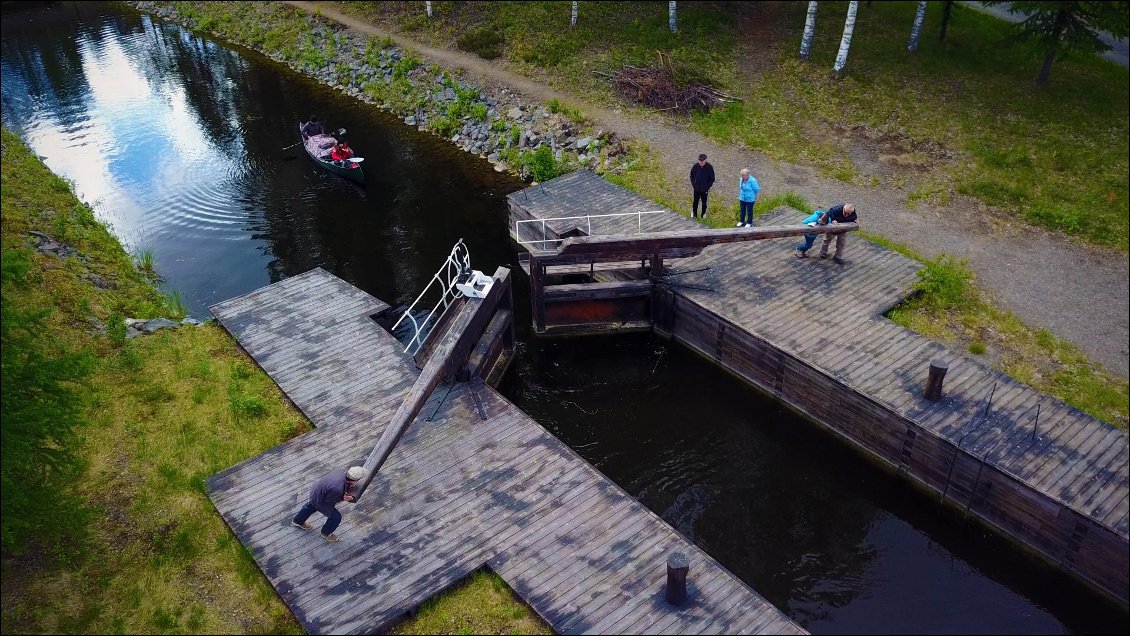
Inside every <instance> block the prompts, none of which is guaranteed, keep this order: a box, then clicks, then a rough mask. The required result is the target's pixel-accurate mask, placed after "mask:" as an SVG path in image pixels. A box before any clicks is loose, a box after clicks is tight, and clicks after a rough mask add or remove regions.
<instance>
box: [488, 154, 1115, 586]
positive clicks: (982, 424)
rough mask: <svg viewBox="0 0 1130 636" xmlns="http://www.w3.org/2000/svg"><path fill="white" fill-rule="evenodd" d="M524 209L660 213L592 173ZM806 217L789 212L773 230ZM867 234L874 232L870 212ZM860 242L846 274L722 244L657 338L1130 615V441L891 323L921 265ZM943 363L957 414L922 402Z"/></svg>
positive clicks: (758, 245) (519, 197)
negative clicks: (808, 418) (709, 362)
mask: <svg viewBox="0 0 1130 636" xmlns="http://www.w3.org/2000/svg"><path fill="white" fill-rule="evenodd" d="M508 199H509V203H510V208H511V224H510V225H511V232H512V233H513V231H514V230H513V228H514V226H515V223H514V220H515V219H522V218H554V217H568V216H580V215H584V214H589V213H592V214H604V213H611V212H620V211H623V210H632V211H635V210H641V209H658V206H657V205H656V204H655V203H653V202H650V201H648V200H647V199H644V198H643V197H640V196H638V195H636V194H634V193H632V192H630V191H627V190H625V189H623V188H619V187H618V186H615V185H613V184H610V183H608V182H607V181H605V180H603V179H601V178H600V177H597V176H595V175H593V174H591V173H588V172H584V171H582V172H577V173H572V174H570V175H566V176H564V177H561V178H558V179H555V180H553V181H550V182H547V183H545V184H543V185H541V186H538V187H535V188H530V189H529V190H527V191H522V192H518V193H514V194H511V195H510V196H509V197H508ZM592 202H597V203H596V204H595V205H594V204H592ZM822 203H831V202H822ZM663 216H664V217H667V218H656V217H651V220H652V224H651V225H650V226H647V227H645V228H644V230H645V231H661V230H669V229H685V228H687V227H690V226H694V225H697V223H696V222H695V221H693V220H690V219H688V218H686V217H684V216H681V215H678V214H675V213H674V212H669V214H667V215H663ZM801 218H802V215H801V214H800V213H798V212H795V211H785V210H781V211H777V212H776V213H774V214H771V215H768V216H767V217H764V218H762V219H760V220H759V221H758V224H759V225H773V224H795V223H797V222H799V221H800V219H801ZM860 220H861V223H862V224H863V225H864V227H866V223H867V211H866V210H860ZM582 223H583V222H582ZM597 233H598V232H597V231H596V230H594V231H593V234H594V235H595V234H597ZM847 241H848V247H847V255H846V258H847V261H848V263H847V265H846V266H839V265H835V264H833V263H832V262H831V260H830V259H829V260H819V259H817V258H816V254H817V252H818V249H819V245H820V239H818V240H817V243H816V244H815V247H816V248H817V249H813V250H812V251H811V252H810V254H811V256H810V257H809V258H807V259H797V258H795V257H794V256H793V245H794V244H795V243H796V242H797V241H796V240H788V241H786V240H780V241H757V242H752V243H741V244H731V245H719V246H715V247H711V248H709V249H707V250H706V251H705V252H703V253H702V254H701V255H699V256H696V257H693V258H687V259H682V260H679V261H672V262H668V263H667V265H668V266H669V267H672V268H673V269H674V270H675V271H676V272H686V273H684V274H682V275H676V276H670V277H668V278H667V280H668V282H669V283H670V286H669V291H666V292H664V293H663V294H660V296H659V298H665V299H666V301H665V302H666V305H665V306H663V307H657V306H655V305H653V307H652V312H653V316H655V315H656V312H659V314H662V315H666V316H667V317H666V318H664V321H665V322H666V324H664V325H662V326H661V325H660V324H659V321H658V319H656V329H657V330H660V331H662V332H664V333H668V334H672V335H673V336H674V337H675V338H676V339H677V340H680V341H681V342H684V343H685V344H687V345H688V346H691V347H692V348H695V349H697V350H699V351H700V352H702V353H703V354H704V355H707V356H708V357H711V358H712V359H714V360H716V361H717V362H719V363H720V364H722V365H723V366H726V367H727V368H729V369H731V370H732V371H734V372H735V373H737V374H739V375H741V376H743V377H745V378H747V379H749V380H750V381H752V382H754V383H756V384H758V385H759V386H761V387H762V388H764V389H766V390H768V391H770V392H772V393H774V394H776V395H777V396H779V397H781V398H782V399H785V400H787V401H789V402H790V403H792V404H793V405H794V406H797V407H798V408H801V409H802V410H804V411H806V412H808V413H809V414H810V415H812V416H813V418H814V419H816V420H817V421H820V422H821V423H823V424H824V425H825V426H826V427H827V428H829V429H830V430H833V431H835V432H837V433H839V434H841V435H843V436H844V437H846V438H847V439H849V440H851V441H852V442H854V443H856V444H858V445H859V446H861V447H862V448H864V449H865V450H866V451H868V452H870V453H871V454H872V455H874V456H876V457H878V458H880V459H882V460H884V461H886V462H888V463H889V464H891V465H893V466H895V467H896V468H898V469H899V470H900V471H904V472H906V473H907V474H908V475H910V476H912V477H914V478H916V479H918V480H919V481H920V482H921V483H922V484H924V485H926V486H927V487H928V488H931V489H933V490H935V491H936V492H939V493H940V494H941V495H942V498H943V500H950V502H951V503H957V505H959V506H963V507H964V508H965V509H966V510H967V511H971V512H973V513H975V514H977V515H978V516H980V517H981V518H982V519H983V520H985V521H987V522H988V523H990V524H991V525H994V526H996V527H997V528H999V529H1001V530H1003V531H1004V532H1006V533H1008V534H1010V535H1011V536H1013V538H1015V539H1017V540H1019V541H1021V542H1023V543H1026V544H1028V545H1029V546H1030V547H1034V548H1036V549H1037V550H1039V551H1041V552H1042V553H1044V554H1045V556H1047V557H1048V558H1049V559H1051V560H1052V561H1053V562H1056V563H1058V564H1060V565H1062V566H1064V567H1065V568H1066V569H1067V570H1069V571H1072V572H1074V573H1075V574H1077V575H1079V576H1080V577H1081V578H1083V579H1084V580H1086V581H1088V582H1090V583H1092V584H1094V585H1096V586H1097V587H1099V588H1100V589H1103V590H1104V591H1105V592H1107V593H1108V594H1111V595H1112V596H1114V597H1115V598H1118V599H1120V600H1121V601H1122V602H1123V603H1124V604H1125V603H1126V602H1127V570H1128V567H1130V563H1128V557H1127V553H1128V551H1127V542H1128V541H1127V536H1128V533H1127V531H1128V511H1130V503H1128V495H1130V470H1128V459H1130V445H1128V443H1127V435H1126V433H1125V432H1123V431H1120V430H1118V429H1117V428H1115V427H1113V426H1111V425H1109V424H1107V423H1105V422H1101V421H1099V420H1096V419H1095V418H1093V417H1090V416H1089V415H1086V414H1084V413H1082V412H1080V411H1079V410H1077V409H1075V408H1072V407H1070V406H1068V405H1067V404H1064V403H1063V402H1060V401H1059V400H1056V399H1054V398H1051V397H1050V396H1047V395H1046V394H1043V393H1041V392H1040V391H1037V390H1035V389H1033V388H1031V387H1029V386H1027V385H1025V384H1023V383H1021V382H1017V381H1016V380H1013V379H1011V378H1009V377H1008V376H1006V375H1004V374H1003V373H1000V372H998V371H995V370H993V369H991V368H990V367H988V366H986V365H985V364H983V363H982V362H981V361H979V360H978V359H975V358H974V357H972V356H969V355H966V354H963V353H960V352H956V351H953V350H951V349H949V348H948V347H946V346H944V345H942V344H941V343H938V342H935V341H933V340H930V339H928V338H925V337H923V336H921V335H918V334H916V333H914V332H912V331H910V330H908V329H905V328H903V327H900V326H898V325H896V324H894V323H892V322H891V321H889V320H887V319H886V318H884V317H883V316H882V314H883V313H884V312H885V311H886V310H888V309H889V308H890V307H892V306H894V305H895V304H896V303H898V302H899V301H900V300H901V299H902V298H903V297H904V295H905V294H906V293H907V292H908V291H909V290H910V289H911V288H912V286H913V284H914V282H915V273H916V271H917V270H918V269H919V265H918V264H917V263H916V262H915V261H913V260H911V259H908V258H906V257H903V256H901V255H899V254H897V253H895V252H892V251H890V250H887V249H885V248H882V247H880V246H879V245H876V244H874V243H870V242H868V241H865V240H862V239H861V238H860V237H858V236H849V237H848V239H847ZM692 270H702V271H692ZM688 285H690V286H697V287H702V288H706V290H703V289H694V288H692V287H687V286H688ZM657 302H659V301H658V300H656V299H653V303H657ZM935 358H941V359H943V360H945V361H947V362H948V363H949V374H948V375H947V377H946V379H945V389H944V397H943V399H941V400H940V401H938V402H931V401H929V400H926V399H924V398H923V397H922V389H923V386H924V384H925V381H926V376H927V368H928V366H929V363H930V361H931V360H932V359H935ZM990 395H991V396H992V399H991V403H990V400H989V398H990ZM1037 410H1038V412H1039V421H1038V427H1037V423H1036V414H1037Z"/></svg>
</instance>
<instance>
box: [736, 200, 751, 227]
mask: <svg viewBox="0 0 1130 636" xmlns="http://www.w3.org/2000/svg"><path fill="white" fill-rule="evenodd" d="M738 222H739V223H749V224H750V225H753V201H738Z"/></svg>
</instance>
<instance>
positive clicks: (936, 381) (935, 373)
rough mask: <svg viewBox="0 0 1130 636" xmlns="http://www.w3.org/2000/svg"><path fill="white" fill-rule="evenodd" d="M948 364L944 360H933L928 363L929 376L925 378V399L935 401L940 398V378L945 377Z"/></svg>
mask: <svg viewBox="0 0 1130 636" xmlns="http://www.w3.org/2000/svg"><path fill="white" fill-rule="evenodd" d="M949 368H950V365H949V364H948V363H946V362H945V361H944V360H934V361H933V362H931V363H930V377H929V378H927V379H926V394H925V397H926V399H927V400H932V401H934V402H937V401H938V400H940V399H942V380H945V379H946V371H948V370H949Z"/></svg>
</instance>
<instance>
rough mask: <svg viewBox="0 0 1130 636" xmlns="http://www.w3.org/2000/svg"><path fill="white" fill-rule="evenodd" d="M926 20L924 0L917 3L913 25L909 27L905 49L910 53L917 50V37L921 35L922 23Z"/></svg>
mask: <svg viewBox="0 0 1130 636" xmlns="http://www.w3.org/2000/svg"><path fill="white" fill-rule="evenodd" d="M925 21H926V0H922V2H919V3H918V13H916V14H914V27H913V28H912V29H910V43H909V44H907V45H906V50H907V51H910V52H911V53H913V52H915V51H917V50H918V37H919V36H921V35H922V23H923V22H925Z"/></svg>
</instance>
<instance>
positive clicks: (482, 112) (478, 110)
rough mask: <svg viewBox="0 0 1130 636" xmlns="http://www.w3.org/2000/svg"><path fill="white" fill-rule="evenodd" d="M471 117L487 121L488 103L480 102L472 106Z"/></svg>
mask: <svg viewBox="0 0 1130 636" xmlns="http://www.w3.org/2000/svg"><path fill="white" fill-rule="evenodd" d="M471 117H472V118H474V119H476V120H478V121H486V119H487V105H486V104H484V103H482V102H479V103H478V104H475V105H473V106H471Z"/></svg>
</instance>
